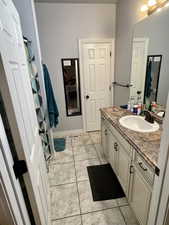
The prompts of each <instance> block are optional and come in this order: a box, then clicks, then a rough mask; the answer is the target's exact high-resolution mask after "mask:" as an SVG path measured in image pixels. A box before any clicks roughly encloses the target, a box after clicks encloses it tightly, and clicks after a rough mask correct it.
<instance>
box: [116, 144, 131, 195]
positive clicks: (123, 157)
mask: <svg viewBox="0 0 169 225" xmlns="http://www.w3.org/2000/svg"><path fill="white" fill-rule="evenodd" d="M128 150H129V151H130V149H128ZM116 154H117V156H116V160H117V162H116V171H117V172H116V173H117V174H116V175H117V177H118V179H119V182H120V184H121V186H122V187H123V190H124V192H125V194H126V196H127V197H128V194H129V193H128V191H129V181H130V166H131V160H132V158H131V154H129V152H127V150H126V149H125V148H124V147H123V146H122V145H120V144H119V143H118V142H117V153H116Z"/></svg>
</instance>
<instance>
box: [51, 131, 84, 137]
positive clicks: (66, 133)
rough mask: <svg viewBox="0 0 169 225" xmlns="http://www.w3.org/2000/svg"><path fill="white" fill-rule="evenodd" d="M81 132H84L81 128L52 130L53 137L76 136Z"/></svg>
mask: <svg viewBox="0 0 169 225" xmlns="http://www.w3.org/2000/svg"><path fill="white" fill-rule="evenodd" d="M82 133H84V130H83V129H79V130H64V131H55V132H53V137H64V136H76V135H79V134H82Z"/></svg>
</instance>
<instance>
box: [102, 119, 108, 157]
mask: <svg viewBox="0 0 169 225" xmlns="http://www.w3.org/2000/svg"><path fill="white" fill-rule="evenodd" d="M105 121H106V120H105V118H104V117H102V118H101V143H102V152H101V155H104V156H105V157H106V158H107V147H108V145H107V127H106V124H105Z"/></svg>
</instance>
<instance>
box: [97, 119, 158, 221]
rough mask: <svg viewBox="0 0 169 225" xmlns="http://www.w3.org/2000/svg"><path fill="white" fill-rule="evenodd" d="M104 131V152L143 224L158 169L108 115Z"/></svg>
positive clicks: (104, 123)
mask: <svg viewBox="0 0 169 225" xmlns="http://www.w3.org/2000/svg"><path fill="white" fill-rule="evenodd" d="M101 132H102V146H103V149H104V150H103V151H104V155H105V157H106V159H107V161H108V162H109V163H110V164H111V166H112V168H113V170H114V172H115V174H116V176H117V178H118V180H119V182H120V184H121V186H122V187H123V190H124V192H125V194H126V197H127V198H128V202H129V204H130V206H131V208H132V209H133V212H134V213H135V215H136V218H137V219H138V221H139V223H140V225H147V220H148V214H149V206H150V201H151V193H152V187H153V182H154V175H155V172H154V170H153V169H152V168H151V167H150V166H149V164H148V163H147V162H146V161H145V160H144V159H143V158H142V156H140V155H139V153H138V152H136V151H135V150H134V149H133V148H132V147H131V145H130V144H129V143H128V142H127V141H126V140H125V139H124V138H123V136H122V135H121V134H120V133H119V132H118V131H117V129H115V128H114V127H113V126H112V125H111V123H110V122H109V121H108V120H107V119H106V118H102V131H101Z"/></svg>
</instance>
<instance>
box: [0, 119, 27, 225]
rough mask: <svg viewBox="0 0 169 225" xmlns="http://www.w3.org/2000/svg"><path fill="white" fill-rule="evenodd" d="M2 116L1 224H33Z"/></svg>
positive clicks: (0, 148) (0, 122)
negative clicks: (15, 170)
mask: <svg viewBox="0 0 169 225" xmlns="http://www.w3.org/2000/svg"><path fill="white" fill-rule="evenodd" d="M13 164H14V161H13V158H12V155H11V151H10V148H9V144H8V140H7V137H6V133H5V129H4V126H3V122H2V119H1V116H0V209H1V210H0V224H2V225H13V224H15V225H31V223H30V220H29V216H28V213H27V209H26V206H25V202H24V198H23V194H22V191H21V187H20V183H19V181H18V179H16V177H15V174H14V171H13Z"/></svg>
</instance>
